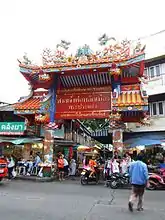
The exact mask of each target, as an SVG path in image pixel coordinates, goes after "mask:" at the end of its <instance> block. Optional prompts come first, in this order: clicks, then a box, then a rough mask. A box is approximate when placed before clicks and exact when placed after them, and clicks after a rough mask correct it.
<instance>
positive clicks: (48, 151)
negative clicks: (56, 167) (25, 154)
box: [44, 129, 54, 162]
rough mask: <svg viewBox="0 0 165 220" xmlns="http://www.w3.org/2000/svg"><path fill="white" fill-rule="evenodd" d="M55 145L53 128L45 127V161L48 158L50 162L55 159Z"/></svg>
mask: <svg viewBox="0 0 165 220" xmlns="http://www.w3.org/2000/svg"><path fill="white" fill-rule="evenodd" d="M53 146H54V136H53V130H46V129H45V138H44V161H45V160H48V161H49V162H52V161H53Z"/></svg>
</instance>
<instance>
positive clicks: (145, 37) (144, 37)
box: [132, 29, 165, 42]
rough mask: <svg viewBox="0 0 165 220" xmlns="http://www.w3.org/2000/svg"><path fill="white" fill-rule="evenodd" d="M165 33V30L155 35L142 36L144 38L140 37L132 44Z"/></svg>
mask: <svg viewBox="0 0 165 220" xmlns="http://www.w3.org/2000/svg"><path fill="white" fill-rule="evenodd" d="M164 32H165V29H164V30H161V31H158V32H155V33H153V34H149V35H145V36H142V37H139V38H138V39H136V40H132V42H134V41H138V40H144V39H147V38H150V37H154V36H156V35H159V34H162V33H164Z"/></svg>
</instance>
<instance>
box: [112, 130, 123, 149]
mask: <svg viewBox="0 0 165 220" xmlns="http://www.w3.org/2000/svg"><path fill="white" fill-rule="evenodd" d="M112 144H113V149H114V152H121V153H122V151H123V130H122V129H120V128H118V129H117V128H116V129H113V131H112Z"/></svg>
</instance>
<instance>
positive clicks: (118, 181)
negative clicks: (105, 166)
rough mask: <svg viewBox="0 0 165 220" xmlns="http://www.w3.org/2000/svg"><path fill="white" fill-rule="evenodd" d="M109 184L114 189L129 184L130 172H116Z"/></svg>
mask: <svg viewBox="0 0 165 220" xmlns="http://www.w3.org/2000/svg"><path fill="white" fill-rule="evenodd" d="M109 185H110V187H111V188H112V189H117V188H120V187H124V186H128V185H129V174H128V173H125V174H120V173H114V174H112V176H111V181H110V182H109Z"/></svg>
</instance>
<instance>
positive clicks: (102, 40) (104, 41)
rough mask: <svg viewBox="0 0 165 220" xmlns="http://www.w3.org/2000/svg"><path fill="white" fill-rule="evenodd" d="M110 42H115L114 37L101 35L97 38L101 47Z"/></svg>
mask: <svg viewBox="0 0 165 220" xmlns="http://www.w3.org/2000/svg"><path fill="white" fill-rule="evenodd" d="M110 40H113V41H116V39H115V38H114V37H108V35H106V34H103V35H102V36H101V37H99V39H98V41H99V44H100V45H101V46H105V45H106V44H107V43H108V41H110Z"/></svg>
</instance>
